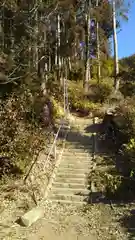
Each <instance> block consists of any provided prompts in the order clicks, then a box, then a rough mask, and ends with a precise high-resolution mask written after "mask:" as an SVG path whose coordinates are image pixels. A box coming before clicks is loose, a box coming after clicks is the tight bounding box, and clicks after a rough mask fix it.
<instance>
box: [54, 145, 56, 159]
mask: <svg viewBox="0 0 135 240" xmlns="http://www.w3.org/2000/svg"><path fill="white" fill-rule="evenodd" d="M54 159H55V160H56V144H55V145H54Z"/></svg>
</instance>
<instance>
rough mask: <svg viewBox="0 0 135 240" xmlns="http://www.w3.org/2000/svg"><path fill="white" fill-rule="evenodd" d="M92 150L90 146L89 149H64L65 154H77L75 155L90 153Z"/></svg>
mask: <svg viewBox="0 0 135 240" xmlns="http://www.w3.org/2000/svg"><path fill="white" fill-rule="evenodd" d="M91 150H92V146H89V147H87V148H85V147H84V148H65V149H64V153H65V152H69V151H70V152H75V153H78V154H79V153H89V152H90V151H91Z"/></svg>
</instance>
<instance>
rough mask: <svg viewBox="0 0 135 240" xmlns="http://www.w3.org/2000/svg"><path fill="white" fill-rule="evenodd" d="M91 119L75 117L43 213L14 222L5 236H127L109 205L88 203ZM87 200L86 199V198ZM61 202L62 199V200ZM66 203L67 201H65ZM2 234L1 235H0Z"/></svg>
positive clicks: (69, 239) (28, 239)
mask: <svg viewBox="0 0 135 240" xmlns="http://www.w3.org/2000/svg"><path fill="white" fill-rule="evenodd" d="M91 124H92V121H91V120H90V119H76V122H75V125H76V126H77V125H78V126H79V128H80V130H75V129H74V130H73V129H72V130H71V131H70V133H69V135H68V138H67V141H66V148H65V151H64V154H63V158H62V160H61V162H60V165H59V168H58V171H57V173H56V177H55V179H54V181H53V184H52V186H51V189H50V191H49V194H48V200H47V201H45V202H44V203H43V207H44V217H43V218H42V219H40V220H39V221H37V222H36V223H34V224H33V225H32V226H31V227H29V228H24V227H21V226H19V225H17V224H13V226H12V228H10V229H5V233H6V234H5V237H3V234H0V239H2V240H4V239H5V240H18V239H23V240H53V239H54V240H77V239H78V240H121V239H123V240H126V239H127V237H125V236H124V234H123V233H122V232H121V229H120V226H119V224H118V221H117V219H116V221H115V218H116V216H115V212H114V211H113V210H112V209H111V208H110V206H109V205H107V204H106V205H105V204H103V203H101V204H92V205H91V204H89V205H86V206H85V205H83V203H84V202H87V200H88V195H89V190H88V188H87V174H88V173H90V169H91V167H92V165H93V163H94V162H93V161H92V159H91V156H92V154H91V151H92V138H91V133H90V132H86V131H85V128H86V127H87V126H89V125H91ZM84 200H85V201H84ZM59 202H60V203H59ZM63 203H64V204H63ZM65 203H66V204H65ZM1 236H2V237H1Z"/></svg>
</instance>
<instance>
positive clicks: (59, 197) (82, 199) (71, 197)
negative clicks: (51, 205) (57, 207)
mask: <svg viewBox="0 0 135 240" xmlns="http://www.w3.org/2000/svg"><path fill="white" fill-rule="evenodd" d="M48 197H49V199H51V200H52V199H56V200H67V201H75V202H87V201H88V199H89V196H88V194H87V195H86V194H85V195H83V196H80V195H73V194H65V195H63V194H58V193H57V194H53V193H50V194H49V196H48Z"/></svg>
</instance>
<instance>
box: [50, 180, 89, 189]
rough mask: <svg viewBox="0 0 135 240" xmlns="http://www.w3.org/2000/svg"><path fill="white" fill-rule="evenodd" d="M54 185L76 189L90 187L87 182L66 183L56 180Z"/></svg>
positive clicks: (55, 186)
mask: <svg viewBox="0 0 135 240" xmlns="http://www.w3.org/2000/svg"><path fill="white" fill-rule="evenodd" d="M52 187H54V188H57V187H58V188H73V189H76V188H80V189H82V188H88V185H86V184H85V183H72V182H69V183H64V182H62V183H61V182H56V181H55V182H54V183H53V185H52Z"/></svg>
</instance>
